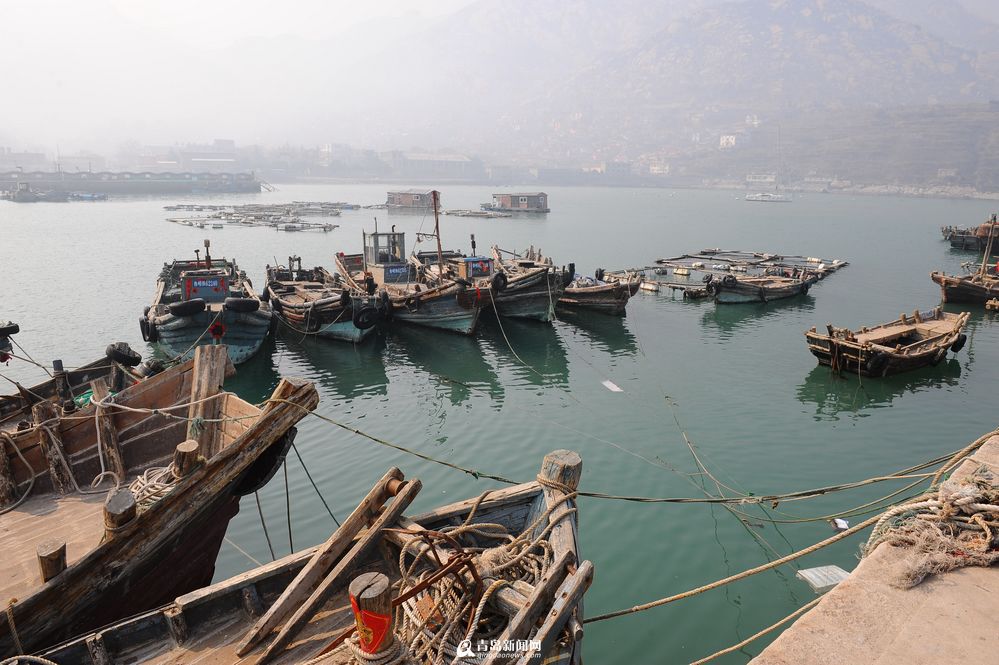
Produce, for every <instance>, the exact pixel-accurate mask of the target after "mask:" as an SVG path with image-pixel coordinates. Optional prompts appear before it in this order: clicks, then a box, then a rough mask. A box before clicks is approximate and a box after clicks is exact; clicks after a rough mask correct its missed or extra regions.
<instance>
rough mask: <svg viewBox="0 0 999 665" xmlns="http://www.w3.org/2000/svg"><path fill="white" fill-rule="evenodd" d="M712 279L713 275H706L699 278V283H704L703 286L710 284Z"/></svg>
mask: <svg viewBox="0 0 999 665" xmlns="http://www.w3.org/2000/svg"><path fill="white" fill-rule="evenodd" d="M714 278H715V276H714V275H712V274H711V273H708V274H707V275H705V276H704V277H702V278H701V281H702V282H704V283H705V284H710V283H711V280H713V279H714Z"/></svg>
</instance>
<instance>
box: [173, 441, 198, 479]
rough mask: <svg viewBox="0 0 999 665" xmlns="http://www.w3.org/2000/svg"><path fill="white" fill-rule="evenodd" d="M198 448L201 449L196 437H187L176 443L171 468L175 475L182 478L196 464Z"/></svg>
mask: <svg viewBox="0 0 999 665" xmlns="http://www.w3.org/2000/svg"><path fill="white" fill-rule="evenodd" d="M199 450H201V445H200V444H199V443H198V441H197V440H196V439H188V440H187V441H185V442H183V443H178V444H177V447H176V448H175V449H174V451H173V470H174V473H176V474H177V477H179V478H183V477H184V476H186V475H187V474H189V473H191V471H193V470H194V468H195V467H196V466H198V462H199V461H200V456H199V455H198V451H199Z"/></svg>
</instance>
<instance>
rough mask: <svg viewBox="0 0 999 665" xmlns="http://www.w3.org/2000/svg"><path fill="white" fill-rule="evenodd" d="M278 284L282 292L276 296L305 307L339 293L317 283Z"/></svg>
mask: <svg viewBox="0 0 999 665" xmlns="http://www.w3.org/2000/svg"><path fill="white" fill-rule="evenodd" d="M280 284H281V286H282V287H283V290H282V291H281V292H280V293H278V294H277V295H278V296H279V297H280V298H281V300H287V301H288V302H290V303H292V304H295V305H306V304H308V303H310V302H312V301H314V300H317V299H319V298H321V297H324V296H328V297H332V296H333V295H335V294H338V293H339V290H338V289H334V288H333V287H331V286H328V285H326V284H321V283H319V282H308V281H307V282H280Z"/></svg>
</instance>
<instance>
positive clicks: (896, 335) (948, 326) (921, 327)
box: [805, 307, 971, 376]
mask: <svg viewBox="0 0 999 665" xmlns="http://www.w3.org/2000/svg"><path fill="white" fill-rule="evenodd" d="M970 315H971V314H970V313H969V312H961V313H960V314H951V313H950V312H944V311H942V310H941V309H940V308H939V307H937V308H935V309H932V310H930V311H928V312H920V311H919V310H915V311H914V312H913V313H912V315H911V316H906V315H905V314H902V315H901V316H899V318H898V319H896V320H895V321H889V322H888V323H882V324H880V325H876V326H873V327H870V328H868V327H866V326H865V327H863V328H861V329H860V330H859V331H853V330H850V329H849V328H836V327H834V326H832V325H827V326H826V333H825V334H823V333H820V332H818V331H817V330H816V329H815V328H814V327H813V328H812V329H811V330H809V331H808V332H806V333H805V339H806V340H807V341H808V350H809V351H811V352H812V355H814V356H815V357H816V358H818V359H819V364H822V365H829V366H830V367H831V368H832V369H833V370H834V371H840V372H846V373H850V374H861V375H863V376H888V375H889V374H898V373H900V372H907V371H909V370H913V369H919V368H920V367H926V366H929V365H937V364H939V363H940V362H941V361H942V360H943V359H944V358H945V357H946V356H947V349H950V350H951V351H953V352H954V353H957V352H958V351H960V350H961V349H962V348H964V344H965V342H966V341H967V339H968V337H967V335H965V334H964V332H963V331H964V328H965V326H966V325H967V323H968V317H969V316H970Z"/></svg>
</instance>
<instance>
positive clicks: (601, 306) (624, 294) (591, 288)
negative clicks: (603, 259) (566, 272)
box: [558, 269, 640, 314]
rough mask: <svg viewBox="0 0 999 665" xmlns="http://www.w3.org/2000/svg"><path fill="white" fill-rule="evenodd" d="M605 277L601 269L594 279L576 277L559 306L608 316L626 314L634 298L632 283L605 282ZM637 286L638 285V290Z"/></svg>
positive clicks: (564, 293)
mask: <svg viewBox="0 0 999 665" xmlns="http://www.w3.org/2000/svg"><path fill="white" fill-rule="evenodd" d="M603 277H604V275H603V271H602V270H599V269H598V270H597V271H596V273H595V274H594V276H593V277H586V276H584V275H576V276H575V277H574V278H573V279H572V281H570V282H569V283H568V284H567V285H566V287H565V290H564V291H563V292H562V297H561V298H559V300H558V306H559V307H567V308H570V309H588V310H595V311H598V312H604V313H606V314H624V311H625V308H626V307H627V306H628V300H629V299H630V298H631V296H632V290H631V289H632V284H631V282H629V281H624V280H616V279H611V280H607V281H604V279H603ZM639 283H640V282H639ZM637 286H638V285H637V284H636V285H635V287H636V290H637Z"/></svg>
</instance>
